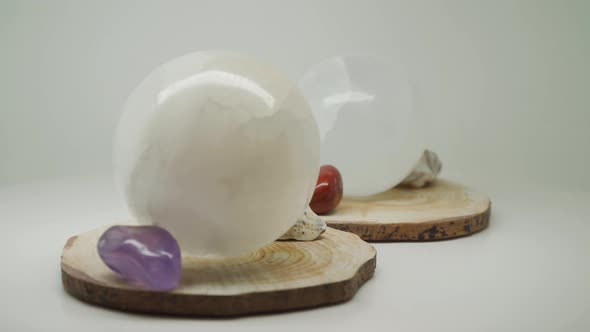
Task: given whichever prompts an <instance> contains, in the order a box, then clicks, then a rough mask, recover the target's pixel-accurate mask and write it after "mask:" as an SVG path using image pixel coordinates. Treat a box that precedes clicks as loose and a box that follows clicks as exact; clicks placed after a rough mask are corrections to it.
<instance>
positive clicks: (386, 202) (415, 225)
mask: <svg viewBox="0 0 590 332" xmlns="http://www.w3.org/2000/svg"><path fill="white" fill-rule="evenodd" d="M490 207H491V202H490V200H489V199H488V198H487V197H486V196H484V195H482V194H479V193H477V192H474V191H472V190H469V189H467V188H465V187H464V186H462V185H460V184H457V183H453V182H450V181H445V180H437V181H435V182H434V183H433V184H432V185H430V186H429V187H426V188H420V189H412V188H398V187H396V188H393V189H391V190H388V191H386V192H384V193H381V194H378V195H375V196H371V197H368V198H366V199H362V200H353V199H344V200H342V202H341V203H340V205H339V206H338V208H337V209H336V211H334V212H333V213H332V214H330V215H323V216H322V218H323V219H324V220H325V221H326V222H327V223H328V225H329V226H330V227H333V228H336V229H340V230H343V231H347V232H351V233H355V234H357V235H358V236H360V237H361V238H362V239H363V240H367V241H425V240H440V239H448V238H453V237H458V236H464V235H469V234H472V233H475V232H478V231H480V230H483V229H484V228H486V227H487V226H488V223H489V218H490Z"/></svg>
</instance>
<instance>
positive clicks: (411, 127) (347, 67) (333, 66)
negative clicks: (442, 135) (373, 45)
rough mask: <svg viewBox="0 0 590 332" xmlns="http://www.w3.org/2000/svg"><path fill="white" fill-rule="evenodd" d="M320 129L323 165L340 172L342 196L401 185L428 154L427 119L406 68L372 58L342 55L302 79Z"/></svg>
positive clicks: (313, 69)
mask: <svg viewBox="0 0 590 332" xmlns="http://www.w3.org/2000/svg"><path fill="white" fill-rule="evenodd" d="M299 87H300V88H301V90H302V92H303V94H304V95H305V97H306V98H307V100H308V101H309V103H310V106H311V109H312V111H313V113H314V115H315V118H316V120H317V122H318V125H319V127H320V137H321V149H320V150H321V157H320V160H321V163H322V164H331V165H334V166H335V167H336V168H338V169H339V170H340V172H341V174H342V180H343V186H344V195H346V196H357V197H358V196H368V195H372V194H376V193H379V192H382V191H385V190H387V189H389V188H392V187H393V186H395V185H397V184H399V183H400V182H401V181H402V180H403V179H404V178H405V177H406V176H407V175H408V174H409V173H410V172H411V171H412V169H413V167H414V166H415V165H416V163H417V162H418V160H419V159H420V157H421V155H422V153H423V152H424V142H423V141H424V140H423V137H422V135H423V134H422V133H423V129H422V125H423V123H422V122H423V117H422V115H421V114H420V112H419V111H418V110H417V108H416V106H415V103H414V99H413V95H412V89H411V87H410V83H409V81H408V76H407V73H406V71H405V69H404V66H403V65H401V64H400V63H398V62H394V61H386V60H384V59H381V58H377V57H372V56H338V57H334V58H330V59H328V60H325V61H323V62H321V63H319V64H317V65H315V66H313V67H311V68H310V69H309V70H308V71H307V72H306V73H305V74H304V76H303V78H302V79H301V80H300V82H299Z"/></svg>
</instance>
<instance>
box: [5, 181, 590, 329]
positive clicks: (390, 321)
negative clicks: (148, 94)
mask: <svg viewBox="0 0 590 332" xmlns="http://www.w3.org/2000/svg"><path fill="white" fill-rule="evenodd" d="M491 198H492V202H493V205H492V219H491V223H490V227H489V228H488V229H487V230H485V231H483V232H481V233H478V234H475V235H473V236H470V237H466V238H461V239H456V240H449V241H439V242H424V243H376V244H374V245H375V247H376V248H377V251H378V255H377V270H376V273H375V276H374V277H373V279H371V280H370V281H369V282H367V283H366V284H365V285H364V286H363V287H362V288H361V289H360V291H359V292H358V293H357V295H356V296H355V297H354V298H353V299H352V300H351V301H349V302H347V303H344V304H339V305H334V306H330V307H323V308H318V309H313V310H304V311H297V312H290V313H283V314H273V315H259V316H254V317H245V318H237V319H229V320H222V319H190V318H171V317H151V316H145V315H136V314H128V313H124V312H118V311H112V310H107V309H103V308H100V307H95V306H91V305H88V304H85V303H82V302H80V301H78V300H76V299H74V298H72V297H70V296H69V295H67V294H66V293H64V291H63V290H62V286H61V280H60V268H59V258H60V253H61V250H62V247H63V244H64V243H65V241H66V239H67V238H68V237H69V236H71V235H74V234H77V233H80V232H83V231H86V230H88V229H91V228H93V227H96V226H99V225H101V224H105V223H112V222H116V221H117V220H123V219H125V218H126V211H125V209H124V206H123V205H122V203H121V201H120V200H119V197H118V195H117V194H116V193H115V190H114V187H113V185H112V183H111V181H110V179H108V178H106V177H105V178H99V177H97V178H65V179H56V180H52V181H44V182H39V183H33V184H24V185H14V186H10V187H4V188H0V222H1V223H2V225H3V229H2V232H0V249H1V251H2V258H3V260H2V264H3V265H2V273H1V274H0V278H1V279H0V287H1V290H2V292H1V294H0V295H1V296H0V330H2V331H17V330H18V331H30V330H39V331H54V330H55V331H101V332H103V331H120V330H133V331H177V330H178V331H207V332H209V331H217V330H223V331H227V330H238V329H239V330H240V331H266V330H268V331H271V330H272V331H295V330H301V329H308V328H309V329H311V328H313V329H314V331H315V330H316V328H324V329H327V330H332V329H338V330H339V331H348V330H350V331H362V330H366V329H367V328H371V327H375V328H382V329H383V330H385V331H588V330H589V329H590V263H589V261H590V260H589V259H588V254H589V253H590V240H588V234H590V218H589V217H588V216H589V215H590V193H529V194H523V193H521V194H508V193H507V194H503V195H500V194H499V195H494V196H492V197H491Z"/></svg>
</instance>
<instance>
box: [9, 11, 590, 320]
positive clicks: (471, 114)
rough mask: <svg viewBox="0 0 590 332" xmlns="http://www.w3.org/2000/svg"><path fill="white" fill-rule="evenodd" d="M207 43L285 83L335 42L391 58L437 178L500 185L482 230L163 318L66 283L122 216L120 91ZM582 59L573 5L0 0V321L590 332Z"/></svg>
mask: <svg viewBox="0 0 590 332" xmlns="http://www.w3.org/2000/svg"><path fill="white" fill-rule="evenodd" d="M204 49H230V50H237V51H242V52H245V53H249V54H252V55H255V56H258V57H260V58H262V59H266V60H268V61H270V62H272V63H274V64H275V65H276V66H278V67H279V68H282V69H283V70H284V71H285V72H286V73H287V74H288V75H289V76H291V77H292V78H293V79H294V80H296V79H298V78H299V77H300V76H301V74H302V73H303V72H304V70H305V69H306V68H307V67H309V66H310V65H312V64H313V63H315V62H317V61H320V60H322V59H324V58H327V57H329V56H332V55H339V54H348V53H368V54H378V55H383V56H387V55H392V56H393V55H394V54H399V55H401V56H402V57H403V58H404V59H405V61H406V63H407V65H408V67H409V69H410V72H411V75H412V80H413V81H414V83H415V86H416V88H417V91H418V94H419V96H420V99H419V103H420V106H421V107H422V108H423V109H424V110H425V111H426V112H428V113H429V114H430V119H431V122H430V123H428V124H425V125H424V134H425V135H427V137H428V138H429V140H430V147H431V148H432V149H433V150H435V151H437V152H438V153H439V155H440V157H441V158H442V159H443V162H444V169H443V175H444V176H445V177H447V178H450V179H454V180H459V181H461V182H463V183H466V184H469V185H470V186H472V187H475V188H477V189H479V190H480V191H483V192H485V193H488V194H489V195H490V196H491V197H492V200H493V202H494V206H493V210H494V213H493V217H492V226H491V227H490V229H488V230H487V231H485V232H483V233H480V234H478V235H475V236H473V237H469V238H465V239H460V240H455V241H445V242H437V243H418V244H377V245H376V246H377V249H378V251H379V262H378V263H379V268H378V270H377V274H376V277H375V278H374V279H373V280H372V281H370V282H369V283H368V284H367V285H366V286H365V287H364V288H363V289H361V291H360V292H359V294H358V295H357V296H356V297H355V299H354V300H353V301H351V302H349V303H347V304H345V305H341V306H335V307H330V308H325V309H319V310H314V311H304V312H297V313H290V314H283V315H276V316H261V317H254V318H248V319H239V320H232V321H210V320H205V321H204V320H199V321H194V320H182V319H180V320H179V319H163V320H160V319H154V318H150V317H145V316H133V315H126V314H122V313H116V312H111V311H105V310H102V309H97V308H93V307H89V306H86V305H83V304H80V303H79V302H77V301H75V300H72V299H71V298H69V297H67V296H65V295H63V293H62V292H61V289H60V288H61V286H60V284H59V253H60V250H61V246H62V245H63V242H64V241H65V239H66V238H67V237H68V236H69V235H73V234H76V233H78V232H82V231H84V230H86V229H88V228H89V227H94V226H98V225H100V224H104V223H105V222H113V221H115V220H117V219H120V218H125V217H126V212H125V211H124V207H123V206H122V203H121V202H120V201H119V200H118V199H116V195H114V189H113V186H112V184H111V182H110V173H111V139H112V135H113V130H114V128H115V125H116V122H117V119H118V116H119V113H120V109H121V106H122V104H123V102H124V100H125V98H126V96H127V94H128V93H129V92H130V91H131V89H133V88H134V87H135V85H136V84H137V83H138V82H139V81H140V80H141V79H142V78H143V77H144V76H145V75H146V74H147V73H148V72H149V71H150V70H151V69H152V68H154V67H155V66H157V65H159V64H161V63H163V62H165V61H167V60H168V59H170V58H172V57H176V56H179V55H182V54H185V53H188V52H191V51H195V50H204ZM589 59H590V1H583V0H580V1H557V0H555V1H544V0H538V1H532V0H531V1H522V0H521V1H360V0H359V1H317V0H316V1H225V0H218V1H92V2H91V1H57V0H54V1H6V0H0V224H2V225H3V226H4V230H3V231H2V232H1V233H2V235H1V237H2V238H1V240H2V241H1V242H0V243H1V244H0V249H2V255H3V257H4V267H3V268H2V273H1V277H0V278H1V279H0V290H1V291H2V294H0V327H2V326H7V327H13V328H17V327H20V329H23V330H27V329H34V330H53V329H55V330H60V331H65V330H67V328H68V327H70V328H72V329H76V330H86V329H87V328H89V329H90V328H93V329H96V330H97V331H98V330H100V331H104V330H106V329H111V330H114V329H116V328H117V327H122V328H137V329H144V330H150V329H166V328H172V327H178V328H180V329H183V328H184V329H187V330H189V329H190V330H199V329H200V328H203V329H204V330H207V331H209V330H210V328H212V327H217V328H235V329H238V328H239V329H242V328H248V327H250V328H256V329H258V330H264V329H265V328H268V329H269V330H271V329H272V330H277V329H281V330H283V329H285V330H290V329H295V328H297V327H298V325H297V324H302V325H303V327H304V328H313V327H324V328H327V327H338V328H339V329H340V330H345V329H346V328H349V329H352V330H359V329H363V328H365V327H370V326H372V324H380V325H382V326H381V328H386V329H387V330H396V328H397V329H399V330H401V331H410V330H421V331H422V330H423V331H429V330H449V331H453V330H457V331H459V330H460V331H469V330H482V331H483V330H486V331H495V330H514V331H525V330H527V331H528V330H531V331H533V330H534V331H566V330H571V331H582V330H588V329H589V328H590V318H589V317H588V316H589V314H590V287H589V286H588V285H589V282H588V280H590V268H589V266H588V258H587V255H588V254H589V253H590V246H589V245H588V243H589V241H588V240H587V239H586V237H587V234H588V233H589V231H590V227H589V226H588V224H589V223H590V220H589V218H588V215H590V210H589V206H590V194H588V188H589V187H590V176H588V175H587V173H588V170H589V169H590V147H589V144H590V65H589ZM103 326H104V327H103ZM10 330H13V329H10Z"/></svg>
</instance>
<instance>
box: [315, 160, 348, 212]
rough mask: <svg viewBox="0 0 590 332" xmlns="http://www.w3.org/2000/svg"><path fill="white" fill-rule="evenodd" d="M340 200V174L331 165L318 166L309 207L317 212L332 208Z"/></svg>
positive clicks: (328, 210)
mask: <svg viewBox="0 0 590 332" xmlns="http://www.w3.org/2000/svg"><path fill="white" fill-rule="evenodd" d="M341 200H342V176H341V175H340V171H338V169H337V168H336V167H334V166H332V165H323V166H322V167H320V176H319V177H318V182H317V184H316V186H315V191H314V193H313V197H312V198H311V203H309V207H311V209H312V210H313V212H315V213H317V214H326V213H328V212H330V211H332V210H334V209H335V208H336V207H337V206H338V204H340V201H341Z"/></svg>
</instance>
